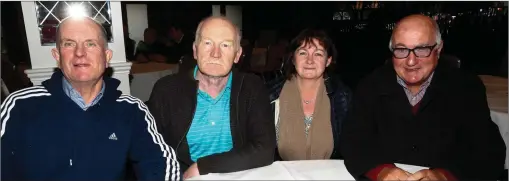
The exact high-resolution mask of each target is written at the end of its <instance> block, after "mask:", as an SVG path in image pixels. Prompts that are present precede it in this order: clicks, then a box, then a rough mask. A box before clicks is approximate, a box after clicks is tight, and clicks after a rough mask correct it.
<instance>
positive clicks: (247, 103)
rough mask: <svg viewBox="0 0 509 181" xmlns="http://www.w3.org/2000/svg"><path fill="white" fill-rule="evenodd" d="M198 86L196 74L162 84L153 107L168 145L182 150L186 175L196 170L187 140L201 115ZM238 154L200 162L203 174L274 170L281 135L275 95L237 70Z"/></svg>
mask: <svg viewBox="0 0 509 181" xmlns="http://www.w3.org/2000/svg"><path fill="white" fill-rule="evenodd" d="M197 93H198V81H196V80H195V79H194V77H193V71H192V70H188V71H179V73H178V74H176V75H169V76H166V77H163V78H161V79H160V80H159V81H157V83H156V84H155V85H154V89H153V91H152V94H151V96H150V100H149V101H148V106H149V108H150V111H151V113H152V114H153V115H154V118H155V120H156V122H157V125H158V126H159V130H161V132H162V134H163V136H164V139H165V140H166V141H167V143H168V144H170V146H172V147H173V148H175V149H176V150H177V157H178V160H179V162H180V163H181V166H182V171H185V170H187V168H188V167H189V166H190V165H191V164H193V161H191V157H190V154H189V145H188V143H187V139H186V135H187V132H188V131H189V127H190V126H191V121H192V120H193V116H194V113H195V109H196V103H197ZM230 105H231V106H230V127H231V134H232V139H233V148H232V150H230V151H228V152H224V153H217V154H213V155H209V156H206V157H202V158H200V159H198V161H197V162H198V169H199V171H200V174H202V175H205V174H208V173H226V172H235V171H241V170H247V169H251V168H256V167H262V166H267V165H270V164H271V163H272V162H273V158H274V149H275V147H276V134H275V125H274V115H273V114H272V112H271V109H270V102H269V95H268V93H267V90H266V89H265V87H264V85H263V82H262V81H261V80H260V79H259V78H258V77H256V76H255V75H251V74H246V73H242V72H238V71H236V70H233V80H232V88H231V98H230Z"/></svg>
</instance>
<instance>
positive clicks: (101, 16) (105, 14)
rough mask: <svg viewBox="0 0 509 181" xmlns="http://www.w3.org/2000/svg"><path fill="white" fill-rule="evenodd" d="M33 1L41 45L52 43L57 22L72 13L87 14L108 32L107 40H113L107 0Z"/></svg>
mask: <svg viewBox="0 0 509 181" xmlns="http://www.w3.org/2000/svg"><path fill="white" fill-rule="evenodd" d="M35 3H36V6H35V11H36V14H37V21H38V22H37V23H38V27H39V32H40V35H41V45H43V46H49V45H54V44H55V41H56V28H57V26H58V24H59V23H60V22H61V21H62V20H63V19H65V18H67V17H69V16H74V15H76V16H88V17H91V18H93V19H94V20H96V21H97V22H99V23H101V24H102V25H103V27H104V28H105V30H106V32H107V34H108V35H107V36H108V41H109V42H110V43H111V42H113V36H112V34H111V14H110V3H109V1H36V2H35Z"/></svg>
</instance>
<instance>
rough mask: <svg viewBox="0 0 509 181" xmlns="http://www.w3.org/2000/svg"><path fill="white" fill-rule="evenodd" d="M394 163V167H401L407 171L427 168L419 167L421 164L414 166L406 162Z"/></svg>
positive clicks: (413, 171) (411, 171)
mask: <svg viewBox="0 0 509 181" xmlns="http://www.w3.org/2000/svg"><path fill="white" fill-rule="evenodd" d="M394 165H396V167H398V168H401V169H403V170H405V171H407V172H409V173H415V172H417V171H419V170H422V169H429V168H428V167H421V166H415V165H406V164H400V163H395V164H394Z"/></svg>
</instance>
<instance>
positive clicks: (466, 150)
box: [445, 75, 506, 180]
mask: <svg viewBox="0 0 509 181" xmlns="http://www.w3.org/2000/svg"><path fill="white" fill-rule="evenodd" d="M465 77H469V78H468V79H467V80H466V81H467V82H466V83H465V84H464V85H465V86H464V87H465V88H464V89H463V91H464V92H463V93H462V94H463V96H464V100H468V101H467V102H465V104H466V105H467V106H462V107H464V108H465V110H464V111H463V115H462V117H461V118H460V119H462V123H463V124H461V127H460V135H458V142H459V143H460V145H461V146H462V148H461V152H460V153H458V154H457V159H456V162H457V163H456V164H455V167H456V168H445V169H447V170H449V171H450V172H452V174H453V175H454V176H456V177H458V179H459V180H497V179H499V178H500V176H501V174H502V172H503V170H504V162H505V156H506V155H505V151H506V146H505V143H504V141H503V139H502V136H501V135H500V132H499V129H498V127H497V125H496V124H495V123H494V122H493V121H492V120H491V116H490V109H489V106H488V102H487V100H486V88H485V87H484V84H483V83H482V81H481V79H480V78H479V77H477V76H475V75H470V76H465ZM468 102H469V103H468Z"/></svg>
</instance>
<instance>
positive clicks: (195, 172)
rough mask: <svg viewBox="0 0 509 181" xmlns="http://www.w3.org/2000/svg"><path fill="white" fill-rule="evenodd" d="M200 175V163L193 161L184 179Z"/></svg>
mask: <svg viewBox="0 0 509 181" xmlns="http://www.w3.org/2000/svg"><path fill="white" fill-rule="evenodd" d="M199 175H200V171H199V170H198V164H197V163H193V164H192V165H191V166H190V167H189V168H188V169H187V170H186V172H184V180H187V179H189V178H192V177H196V176H199Z"/></svg>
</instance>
